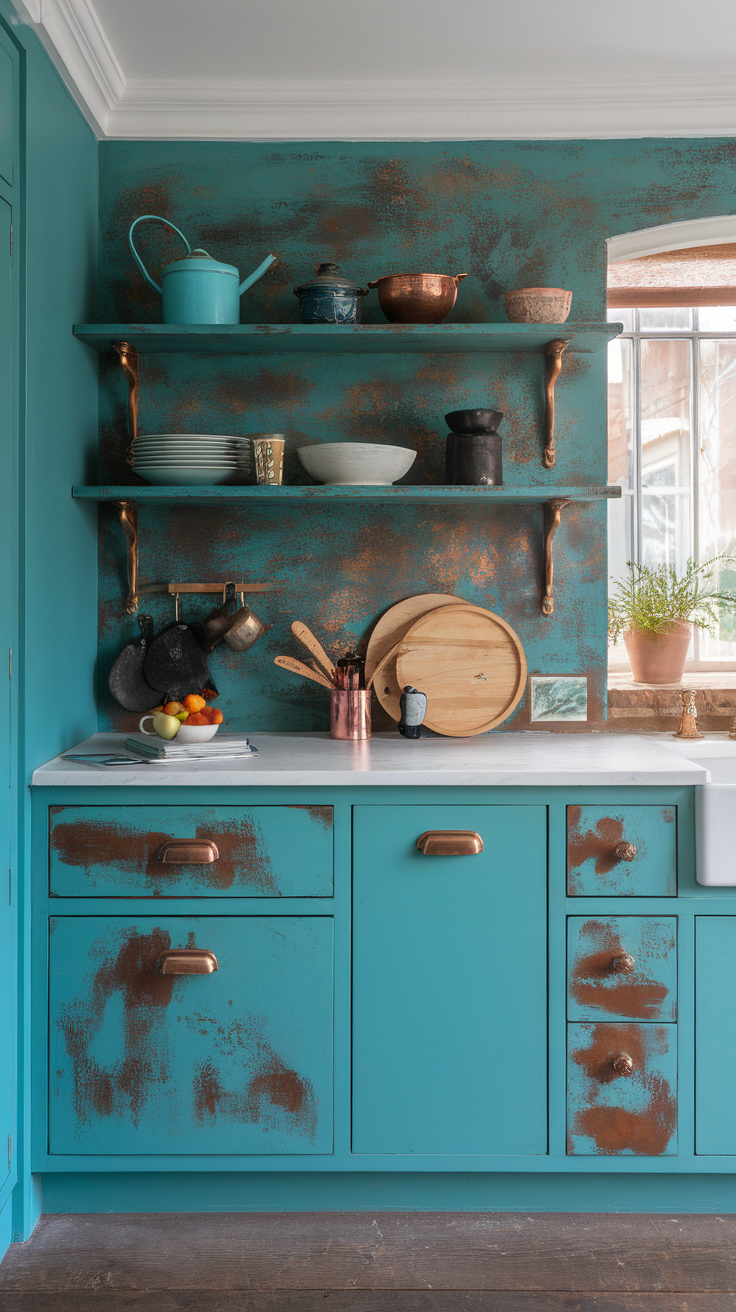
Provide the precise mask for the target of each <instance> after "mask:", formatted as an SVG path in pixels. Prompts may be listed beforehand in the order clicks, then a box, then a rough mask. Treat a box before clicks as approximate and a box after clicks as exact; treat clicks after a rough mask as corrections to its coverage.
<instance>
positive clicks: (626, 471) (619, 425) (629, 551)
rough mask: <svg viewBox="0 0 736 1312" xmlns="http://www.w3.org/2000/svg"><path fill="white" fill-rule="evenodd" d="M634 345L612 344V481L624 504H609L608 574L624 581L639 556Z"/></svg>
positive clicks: (625, 342)
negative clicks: (632, 561) (637, 549)
mask: <svg viewBox="0 0 736 1312" xmlns="http://www.w3.org/2000/svg"><path fill="white" fill-rule="evenodd" d="M632 359H633V344H632V342H631V341H630V340H629V339H628V338H625V337H624V338H616V339H614V341H612V342H609V344H608V481H609V483H618V484H619V486H620V487H621V489H622V492H621V500H620V501H609V503H608V572H609V574H610V575H611V576H612V577H613V578H614V579H620V578H623V576H624V574H625V572H626V562H627V561H628V560H633V559H634V556H635V553H636V545H635V537H634V484H635V477H636V474H635V465H634V428H633V419H634V387H633V373H632Z"/></svg>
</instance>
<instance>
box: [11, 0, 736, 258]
mask: <svg viewBox="0 0 736 1312" xmlns="http://www.w3.org/2000/svg"><path fill="white" fill-rule="evenodd" d="M16 7H17V9H18V10H19V12H20V13H21V15H22V17H23V18H25V20H26V21H29V22H31V23H32V24H33V26H34V27H35V30H36V31H37V33H38V35H39V37H40V39H41V40H42V41H43V43H44V45H45V46H46V48H47V49H48V51H49V53H50V54H51V56H52V58H53V59H54V62H55V63H56V65H57V67H58V68H59V70H60V72H61V74H62V76H63V77H64V79H65V81H66V82H67V84H68V85H69V88H70V90H71V92H72V94H73V95H74V96H75V98H76V99H77V101H78V103H79V104H80V106H81V107H82V109H83V111H84V112H85V114H86V116H87V118H88V119H89V121H90V122H91V123H92V125H93V127H94V128H95V130H96V131H97V133H98V135H100V136H102V137H112V138H124V139H131V138H132V139H154V140H155V139H172V138H173V139H176V138H178V139H187V140H213V139H214V140H231V141H232V140H236V141H238V140H239V141H243V140H245V141H248V140H251V141H253V140H255V141H324V140H328V141H330V140H331V141H351V140H352V141H416V140H419V141H421V140H429V141H472V140H493V139H496V140H498V139H500V140H514V139H521V140H556V139H561V140H570V139H572V140H582V139H601V138H631V137H712V136H736V79H732V78H720V79H719V78H712V77H711V78H706V77H703V78H701V77H697V76H692V77H666V78H658V77H656V76H648V77H647V78H646V79H644V78H636V79H633V78H623V77H622V78H618V79H615V80H613V79H609V80H608V81H605V80H603V79H600V78H575V79H568V80H566V81H562V80H560V79H557V80H553V79H549V78H547V79H545V78H534V79H529V78H526V79H513V78H509V79H501V80H498V79H494V81H493V82H490V81H482V82H468V81H463V82H447V81H443V80H441V79H438V80H436V81H430V80H424V81H421V82H420V81H411V82H407V81H402V82H388V81H386V82H378V81H376V80H374V79H371V80H370V81H366V82H357V81H353V80H350V81H348V80H346V81H340V82H338V81H321V82H295V81H279V82H277V81H271V82H240V81H237V82H225V81H218V82H204V81H197V80H194V79H182V80H176V81H175V80H146V79H136V78H128V79H127V80H126V78H125V75H124V74H123V71H122V69H121V67H120V64H119V62H118V59H117V57H116V55H115V51H114V50H113V49H112V46H111V45H110V42H109V40H108V38H107V36H106V34H105V31H104V29H103V26H102V24H101V22H100V20H99V18H98V16H97V13H96V11H95V8H94V5H93V3H92V0H17V3H16ZM617 258H623V257H617Z"/></svg>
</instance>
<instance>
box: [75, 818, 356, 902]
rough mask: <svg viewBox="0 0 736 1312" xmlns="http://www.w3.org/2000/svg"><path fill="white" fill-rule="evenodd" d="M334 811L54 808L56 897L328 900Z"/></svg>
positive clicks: (330, 889)
mask: <svg viewBox="0 0 736 1312" xmlns="http://www.w3.org/2000/svg"><path fill="white" fill-rule="evenodd" d="M332 830H333V808H332V807H331V806H202V805H197V803H196V801H193V804H192V805H180V806H131V805H127V806H104V805H103V806H97V805H94V806H52V807H51V808H50V810H49V882H50V892H51V895H52V896H53V897H187V896H189V897H198V896H202V895H206V896H208V897H331V895H332V884H333V852H332Z"/></svg>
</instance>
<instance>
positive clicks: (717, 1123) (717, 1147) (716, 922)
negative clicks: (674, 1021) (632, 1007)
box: [695, 915, 736, 1156]
mask: <svg viewBox="0 0 736 1312" xmlns="http://www.w3.org/2000/svg"><path fill="white" fill-rule="evenodd" d="M695 1036H696V1037H695V1151H696V1153H698V1154H704V1155H705V1154H711V1155H714V1156H734V1155H736V1110H735V1108H736V915H733V916H698V917H697V918H696V921H695Z"/></svg>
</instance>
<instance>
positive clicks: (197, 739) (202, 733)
mask: <svg viewBox="0 0 736 1312" xmlns="http://www.w3.org/2000/svg"><path fill="white" fill-rule="evenodd" d="M219 727H220V726H219V724H187V722H186V720H185V721H184V723H183V724H182V726H181V729H180V730H179V732H178V734H177V735H176V737H175V738H174V739H173V740H172V741H173V742H175V743H208V742H209V741H210V738H214V736H215V734H216V733H217V730H218V729H219Z"/></svg>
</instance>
